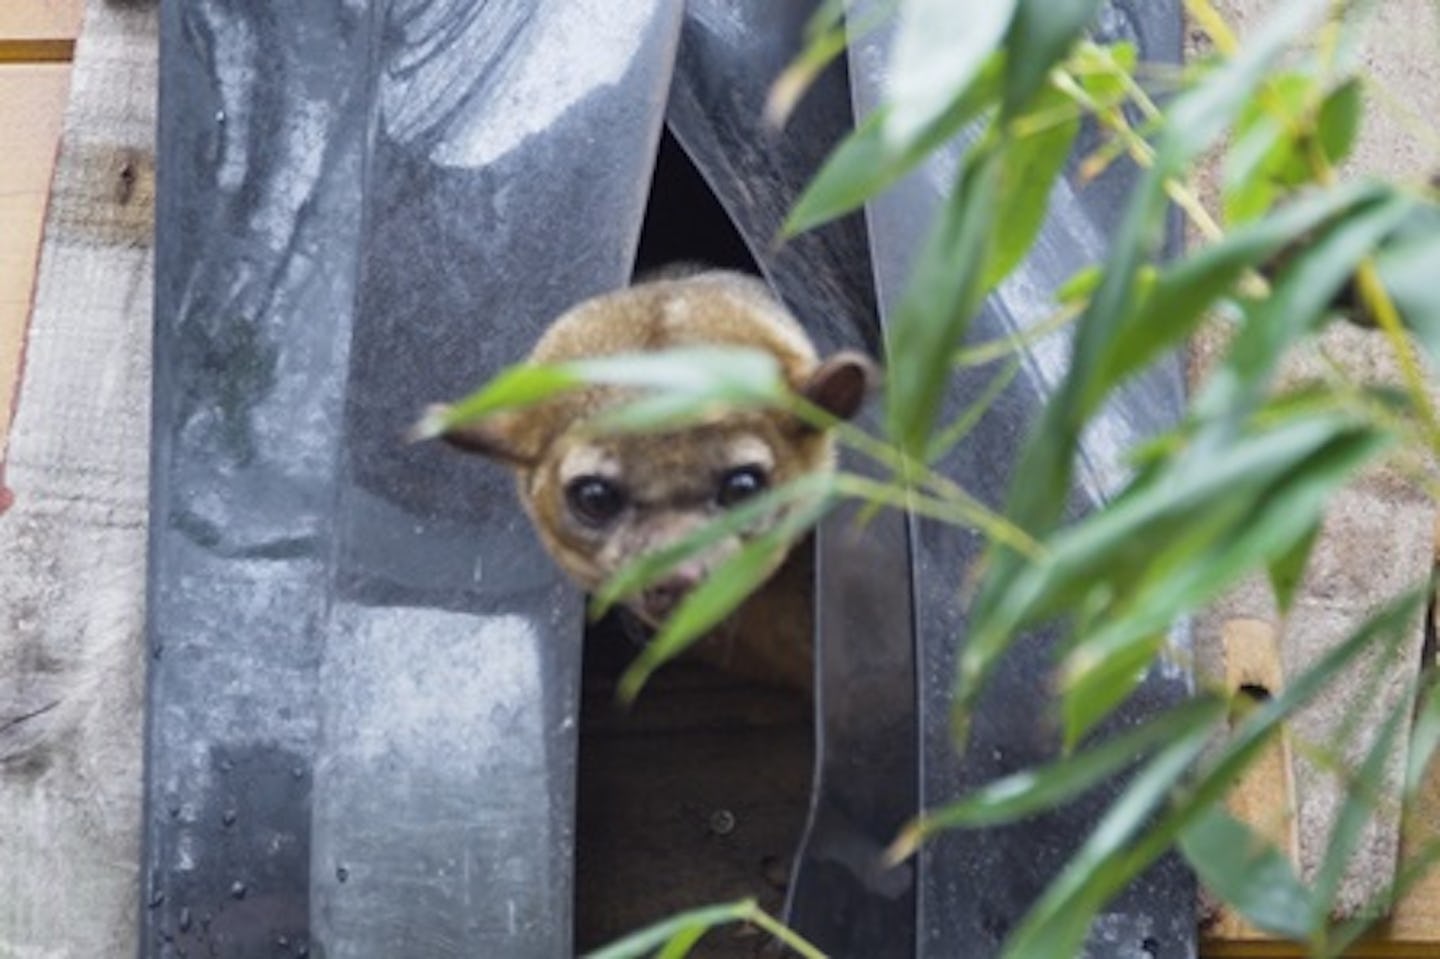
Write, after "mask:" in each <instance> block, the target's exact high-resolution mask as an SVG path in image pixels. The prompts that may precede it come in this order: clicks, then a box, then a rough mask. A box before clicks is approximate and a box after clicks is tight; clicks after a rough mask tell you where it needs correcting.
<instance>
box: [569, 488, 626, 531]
mask: <svg viewBox="0 0 1440 959" xmlns="http://www.w3.org/2000/svg"><path fill="white" fill-rule="evenodd" d="M565 502H567V503H568V504H570V511H571V512H572V513H574V514H575V516H576V517H578V518H579V519H580V521H581V522H583V523H588V524H589V525H591V526H604V525H605V524H606V523H608V522H610V521H611V520H613V519H614V518H615V517H617V516H619V515H620V511H621V510H623V509H624V508H625V491H624V490H622V489H621V488H620V487H619V486H617V485H616V484H615V483H612V482H611V481H610V480H608V479H606V478H605V477H603V476H578V477H576V478H575V479H573V480H571V481H570V482H569V483H568V484H566V486H565Z"/></svg>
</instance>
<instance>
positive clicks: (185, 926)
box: [180, 906, 195, 932]
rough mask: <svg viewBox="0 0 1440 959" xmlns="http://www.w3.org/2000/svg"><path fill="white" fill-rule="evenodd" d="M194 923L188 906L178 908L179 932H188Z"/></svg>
mask: <svg viewBox="0 0 1440 959" xmlns="http://www.w3.org/2000/svg"><path fill="white" fill-rule="evenodd" d="M194 922H195V917H194V916H193V915H191V913H190V907H189V906H181V907H180V931H181V932H189V931H190V926H191V925H193V924H194Z"/></svg>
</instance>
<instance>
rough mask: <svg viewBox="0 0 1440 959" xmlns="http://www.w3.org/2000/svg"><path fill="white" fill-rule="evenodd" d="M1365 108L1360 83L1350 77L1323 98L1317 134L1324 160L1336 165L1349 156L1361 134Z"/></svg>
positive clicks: (1355, 78)
mask: <svg viewBox="0 0 1440 959" xmlns="http://www.w3.org/2000/svg"><path fill="white" fill-rule="evenodd" d="M1364 106H1365V97H1364V93H1363V91H1362V90H1361V86H1360V80H1359V79H1358V78H1357V77H1350V78H1349V79H1348V80H1346V81H1345V82H1344V83H1342V84H1340V85H1339V86H1338V87H1336V88H1335V89H1334V90H1331V91H1330V93H1329V94H1328V95H1327V96H1326V97H1325V102H1324V103H1323V104H1321V106H1320V117H1319V122H1318V129H1317V131H1316V132H1317V134H1318V135H1319V137H1320V147H1321V149H1322V150H1324V151H1325V159H1327V160H1328V161H1330V163H1331V164H1332V165H1337V164H1339V163H1341V162H1342V161H1344V159H1345V158H1346V157H1347V156H1349V155H1350V150H1351V148H1352V147H1354V145H1355V138H1356V136H1357V135H1358V134H1359V132H1360V116H1361V111H1362V109H1363V107H1364Z"/></svg>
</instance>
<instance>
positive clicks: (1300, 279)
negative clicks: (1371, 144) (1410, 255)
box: [1193, 192, 1413, 423]
mask: <svg viewBox="0 0 1440 959" xmlns="http://www.w3.org/2000/svg"><path fill="white" fill-rule="evenodd" d="M1412 209H1413V206H1412V204H1411V202H1410V201H1409V200H1408V199H1406V198H1405V197H1404V196H1401V195H1398V194H1394V193H1393V192H1391V193H1389V194H1388V195H1385V196H1382V197H1380V198H1377V199H1376V200H1374V201H1373V202H1370V203H1363V204H1361V205H1359V206H1357V207H1356V208H1355V209H1352V210H1351V211H1350V212H1349V213H1347V214H1346V215H1345V216H1344V217H1341V218H1339V219H1338V220H1336V221H1335V222H1334V223H1333V224H1331V225H1329V226H1328V227H1327V228H1325V229H1324V231H1323V232H1322V233H1321V234H1320V235H1319V236H1318V237H1317V238H1316V239H1315V240H1314V242H1312V243H1310V244H1309V245H1307V246H1305V247H1303V248H1301V249H1299V250H1297V251H1296V252H1295V253H1294V254H1293V255H1292V256H1291V258H1290V261H1289V262H1288V263H1287V264H1286V266H1285V268H1284V270H1283V271H1282V272H1281V273H1280V275H1279V276H1278V277H1277V278H1276V280H1275V284H1274V288H1273V289H1272V290H1271V294H1270V296H1269V297H1267V298H1266V299H1264V300H1263V301H1260V302H1258V303H1253V304H1246V305H1245V312H1246V318H1245V322H1244V324H1243V325H1242V326H1241V328H1240V332H1239V334H1238V335H1237V336H1236V337H1235V339H1234V340H1233V341H1232V343H1231V344H1230V349H1229V352H1228V353H1227V354H1226V359H1225V363H1224V364H1223V365H1222V366H1221V367H1220V368H1219V369H1217V370H1216V371H1215V372H1214V374H1213V375H1212V376H1211V377H1210V378H1209V380H1208V381H1207V382H1206V383H1205V386H1204V388H1203V389H1202V390H1201V392H1200V395H1199V396H1198V397H1197V398H1196V399H1195V401H1194V404H1193V407H1194V409H1195V415H1196V416H1197V417H1198V418H1200V419H1202V420H1215V421H1217V422H1227V423H1235V422H1238V420H1239V419H1240V418H1242V417H1243V416H1244V415H1245V414H1246V412H1247V411H1248V410H1249V409H1251V408H1252V407H1253V406H1254V405H1256V404H1258V403H1259V402H1261V401H1262V399H1263V397H1264V395H1265V393H1266V391H1267V389H1268V387H1269V383H1270V379H1271V377H1272V376H1273V374H1274V371H1275V370H1276V368H1277V367H1278V365H1279V363H1280V358H1281V357H1282V356H1283V355H1284V353H1285V351H1286V350H1287V349H1288V348H1289V347H1290V346H1291V345H1293V344H1294V343H1296V342H1297V341H1298V340H1299V339H1300V338H1301V337H1302V336H1304V335H1306V334H1308V333H1311V332H1313V331H1314V330H1315V329H1316V328H1318V327H1319V325H1320V323H1321V321H1322V320H1323V319H1324V318H1325V316H1326V315H1327V314H1328V312H1329V309H1330V303H1331V302H1332V301H1333V300H1334V298H1335V295H1336V294H1337V293H1338V292H1339V291H1340V289H1341V287H1343V286H1344V285H1345V283H1346V282H1347V280H1348V278H1349V277H1350V276H1351V275H1353V274H1354V272H1355V269H1356V267H1357V266H1358V265H1359V264H1360V262H1361V261H1362V260H1363V259H1364V258H1365V257H1366V256H1368V255H1369V254H1370V253H1371V252H1372V251H1374V250H1375V248H1376V247H1377V246H1378V245H1379V243H1380V241H1381V240H1383V239H1384V238H1385V237H1386V236H1387V235H1389V234H1390V233H1391V231H1393V230H1394V229H1395V228H1396V227H1397V226H1398V225H1399V224H1400V223H1402V222H1403V221H1404V220H1405V219H1406V217H1407V216H1408V215H1409V214H1410V212H1411V211H1412Z"/></svg>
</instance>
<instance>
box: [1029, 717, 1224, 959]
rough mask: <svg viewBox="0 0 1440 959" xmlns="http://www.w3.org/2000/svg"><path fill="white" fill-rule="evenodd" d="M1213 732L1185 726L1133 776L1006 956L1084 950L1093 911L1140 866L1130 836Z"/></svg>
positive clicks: (1032, 958)
mask: <svg viewBox="0 0 1440 959" xmlns="http://www.w3.org/2000/svg"><path fill="white" fill-rule="evenodd" d="M1212 732H1213V728H1212V725H1211V724H1210V723H1204V724H1196V725H1195V726H1193V727H1191V728H1189V729H1187V730H1184V731H1183V732H1181V733H1180V734H1179V735H1178V736H1177V737H1176V738H1175V739H1173V740H1172V741H1171V742H1170V743H1169V744H1168V745H1167V746H1166V747H1165V748H1164V749H1162V750H1161V751H1160V753H1159V754H1158V755H1156V756H1155V758H1153V759H1151V760H1150V761H1149V762H1148V763H1147V764H1146V765H1145V766H1144V767H1143V768H1142V769H1141V770H1140V771H1139V772H1138V773H1137V774H1136V775H1135V776H1134V778H1132V779H1131V780H1130V783H1129V785H1128V786H1126V788H1125V791H1124V792H1123V793H1121V794H1120V797H1119V798H1118V799H1116V800H1115V802H1114V803H1112V804H1111V806H1110V808H1109V809H1108V810H1106V812H1105V815H1104V816H1102V817H1101V819H1100V822H1099V823H1098V824H1097V825H1096V827H1095V829H1094V831H1093V832H1091V834H1090V837H1089V838H1088V839H1087V840H1086V841H1085V843H1084V844H1083V845H1082V846H1081V847H1080V849H1079V851H1078V852H1076V853H1075V855H1074V856H1073V857H1072V858H1071V859H1070V861H1069V862H1068V863H1066V865H1065V868H1064V869H1063V870H1062V871H1061V873H1060V875H1059V876H1058V877H1057V878H1056V879H1055V880H1054V882H1052V883H1051V884H1050V887H1049V888H1048V889H1046V890H1045V893H1044V894H1043V895H1042V896H1041V897H1040V900H1039V901H1038V902H1037V903H1036V904H1035V905H1034V906H1033V907H1032V908H1031V910H1030V912H1029V913H1028V914H1027V915H1026V916H1025V919H1024V920H1023V921H1022V922H1021V924H1020V925H1019V927H1017V928H1016V930H1015V931H1014V932H1013V933H1012V934H1011V935H1010V937H1009V938H1008V939H1007V940H1006V943H1005V949H1004V952H1003V953H1002V955H1003V956H1004V957H1005V959H1055V957H1056V956H1078V955H1080V953H1081V946H1082V945H1083V944H1084V942H1085V937H1086V935H1087V934H1088V933H1089V931H1090V923H1091V921H1092V920H1093V918H1094V915H1095V913H1096V912H1097V911H1098V910H1099V909H1100V907H1101V906H1103V905H1104V904H1105V903H1106V902H1107V901H1108V900H1109V899H1110V897H1111V896H1113V895H1115V893H1117V892H1119V891H1120V890H1121V889H1123V888H1124V887H1125V886H1126V885H1127V884H1128V883H1129V882H1130V880H1131V879H1132V878H1133V877H1134V876H1135V875H1136V874H1137V873H1138V872H1139V869H1138V868H1136V863H1135V862H1134V861H1133V857H1127V856H1126V851H1127V844H1128V843H1129V841H1130V839H1131V837H1133V836H1134V835H1135V834H1136V833H1137V832H1139V831H1140V830H1141V829H1143V828H1144V827H1145V825H1146V824H1147V823H1149V822H1150V821H1151V819H1152V817H1153V816H1154V813H1155V810H1156V808H1157V807H1158V806H1159V805H1160V803H1161V802H1162V801H1163V800H1164V799H1165V797H1166V796H1167V795H1168V794H1169V792H1170V791H1171V789H1173V788H1174V787H1175V785H1176V783H1178V782H1179V780H1180V778H1181V777H1182V776H1184V775H1185V773H1186V772H1187V771H1188V770H1189V768H1190V766H1191V765H1192V764H1193V763H1194V762H1195V760H1196V759H1197V758H1198V757H1199V756H1200V754H1201V752H1202V751H1203V750H1204V748H1205V746H1206V744H1207V743H1208V741H1209V739H1210V736H1211V734H1212ZM1156 854H1157V855H1158V852H1157V853H1156Z"/></svg>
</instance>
